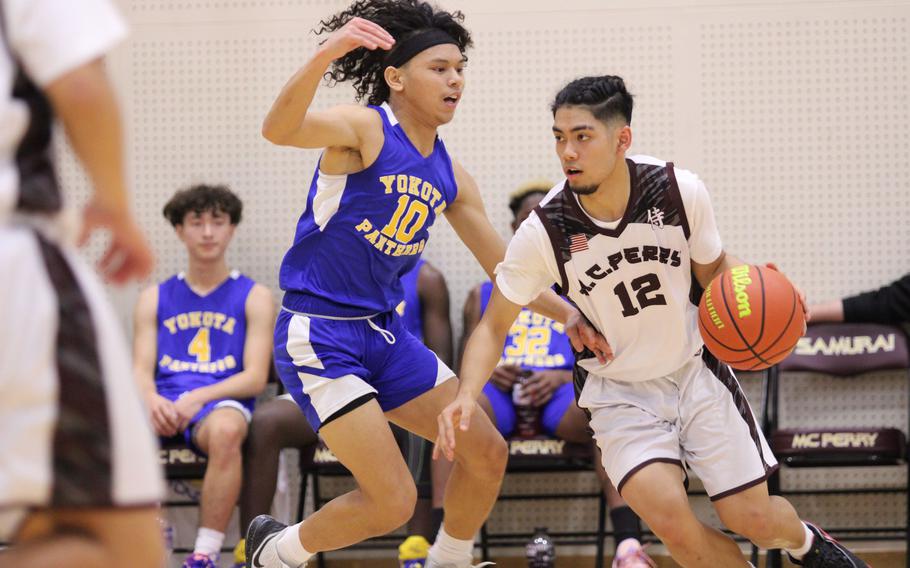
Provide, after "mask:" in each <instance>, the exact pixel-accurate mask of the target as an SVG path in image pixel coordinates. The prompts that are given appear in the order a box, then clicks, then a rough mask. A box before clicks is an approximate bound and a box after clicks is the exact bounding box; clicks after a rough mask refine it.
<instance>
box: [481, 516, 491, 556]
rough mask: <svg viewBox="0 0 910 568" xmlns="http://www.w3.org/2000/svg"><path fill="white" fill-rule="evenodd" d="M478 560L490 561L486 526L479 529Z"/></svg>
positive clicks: (488, 537)
mask: <svg viewBox="0 0 910 568" xmlns="http://www.w3.org/2000/svg"><path fill="white" fill-rule="evenodd" d="M480 559H481V560H483V561H484V562H489V561H490V536H489V535H488V534H487V524H486V523H484V524H483V525H482V526H481V527H480Z"/></svg>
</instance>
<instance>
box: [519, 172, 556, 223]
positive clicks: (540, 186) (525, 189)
mask: <svg viewBox="0 0 910 568" xmlns="http://www.w3.org/2000/svg"><path fill="white" fill-rule="evenodd" d="M552 187H553V184H552V183H550V182H549V181H546V180H535V181H531V182H528V183H525V184H523V185H521V186H520V187H519V188H518V189H516V190H515V191H513V192H512V194H511V195H509V209H511V211H512V218H515V217H518V212H519V211H521V205H522V203H524V202H525V199H527V198H529V197H531V196H532V195H538V194H539V195H546V194H547V193H549V192H550V189H551V188H552Z"/></svg>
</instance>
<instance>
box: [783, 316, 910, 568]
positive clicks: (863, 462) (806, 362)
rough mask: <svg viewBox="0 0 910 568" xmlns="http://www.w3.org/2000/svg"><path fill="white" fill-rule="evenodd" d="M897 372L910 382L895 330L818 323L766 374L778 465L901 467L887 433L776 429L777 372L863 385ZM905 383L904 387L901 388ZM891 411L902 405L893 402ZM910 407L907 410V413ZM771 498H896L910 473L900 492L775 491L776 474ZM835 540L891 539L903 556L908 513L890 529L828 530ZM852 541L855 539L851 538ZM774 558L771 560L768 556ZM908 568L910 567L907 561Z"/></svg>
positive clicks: (893, 432) (901, 448)
mask: <svg viewBox="0 0 910 568" xmlns="http://www.w3.org/2000/svg"><path fill="white" fill-rule="evenodd" d="M880 371H898V372H899V373H900V374H901V376H905V377H907V379H910V356H908V347H907V336H906V335H905V333H904V332H903V330H901V329H900V328H897V327H893V326H885V325H876V324H822V325H813V326H810V327H809V329H808V331H807V333H806V336H805V337H803V338H801V339H800V341H799V343H798V345H797V347H796V349H795V350H794V352H793V353H792V354H791V355H790V356H789V357H788V358H787V359H786V360H784V361H783V362H781V363H780V365H779V366H777V367H773V368H771V369H770V370H769V375H768V386H769V391H768V392H769V397H768V400H769V404H768V407H767V410H768V412H767V413H766V415H765V426H766V429H765V432H766V434H767V435H768V440H769V443H770V445H771V448H772V449H773V450H774V453H775V455H776V456H777V458H778V460H779V461H780V463H781V465H783V466H788V467H794V468H797V467H803V468H806V467H857V466H898V465H900V466H902V467H904V468H908V462H907V459H906V457H907V439H906V436H905V433H904V432H902V431H901V430H899V429H897V428H894V427H885V426H878V425H869V424H861V425H856V426H853V425H850V424H843V423H838V421H837V419H836V418H835V419H832V422H833V424H832V425H831V427H828V428H819V427H811V428H806V427H801V428H786V429H782V428H778V422H779V410H780V400H779V397H780V373H794V372H807V373H813V374H825V375H830V376H834V377H840V378H843V379H853V380H862V378H863V376H866V375H867V374H868V373H872V372H880ZM908 384H910V383H908ZM894 402H895V404H899V405H908V401H907V400H903V399H896V400H895V401H894ZM906 408H910V405H908V406H906ZM769 489H770V490H771V491H772V493H779V494H783V495H803V494H845V493H903V494H904V495H905V496H906V495H907V494H908V489H910V469H908V476H907V485H906V486H904V487H900V488H896V487H862V488H857V489H813V490H801V491H795V490H789V491H788V490H782V489H781V486H780V479H779V476H778V475H775V476H774V477H773V478H772V479H771V480H769ZM828 532H832V533H836V534H838V535H839V536H840V537H841V538H844V539H850V538H851V535H859V534H861V533H877V534H894V535H895V536H894V537H893V538H902V539H903V540H904V541H905V542H906V543H907V544H908V550H910V508H908V510H907V514H906V517H905V522H904V524H903V525H902V526H897V527H840V528H834V529H833V530H829V531H828ZM853 538H861V537H859V536H853ZM772 552H773V554H772ZM772 552H769V555H768V566H769V567H770V566H779V565H780V552H779V551H776V552H775V551H772ZM907 566H908V568H910V556H908V560H907Z"/></svg>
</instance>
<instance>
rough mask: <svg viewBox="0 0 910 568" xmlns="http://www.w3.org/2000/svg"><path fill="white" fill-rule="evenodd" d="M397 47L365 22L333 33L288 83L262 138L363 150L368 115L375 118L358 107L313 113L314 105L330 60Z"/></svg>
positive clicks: (354, 21)
mask: <svg viewBox="0 0 910 568" xmlns="http://www.w3.org/2000/svg"><path fill="white" fill-rule="evenodd" d="M394 42H395V40H394V38H392V36H391V35H389V33H388V32H387V31H385V30H384V29H383V28H382V27H381V26H379V25H378V24H375V23H373V22H370V21H369V20H364V19H363V18H354V19H352V20H351V21H350V22H348V23H347V24H345V25H344V26H342V27H341V28H339V29H338V30H336V31H335V32H332V33H331V34H330V35H329V36H328V38H327V39H326V41H325V42H324V43H323V44H322V45H320V46H319V49H317V50H316V53H315V54H313V56H312V57H311V58H310V60H309V61H308V62H307V63H306V64H305V65H304V66H303V67H302V68H301V69H300V70H299V71H297V73H295V74H294V76H293V77H291V79H290V80H289V81H288V82H287V84H285V86H284V88H283V89H282V90H281V93H280V94H279V95H278V98H277V99H275V102H274V103H273V104H272V108H271V109H270V110H269V113H268V115H267V116H266V117H265V121H264V122H263V123H262V135H263V136H264V137H265V138H266V139H267V140H268V141H269V142H272V143H273V144H278V145H282V146H297V147H299V148H331V147H339V148H353V149H356V148H360V145H361V143H362V141H363V138H364V136H365V134H366V132H367V131H368V130H365V129H369V126H370V124H371V121H372V120H373V117H371V116H369V115H375V114H376V113H374V112H371V111H369V110H368V109H365V108H363V107H359V106H356V105H346V106H338V107H333V108H331V109H328V110H326V111H322V112H316V111H311V110H310V104H311V103H312V102H313V97H314V96H315V95H316V89H317V88H318V87H319V82H320V81H321V80H322V77H323V76H324V75H325V72H326V70H328V68H329V65H331V64H332V61H334V60H335V59H338V58H339V57H343V56H344V55H345V54H347V53H349V52H351V51H353V50H355V49H357V48H360V47H364V48H366V49H370V50H372V49H377V48H378V49H390V48H391V47H392V44H394Z"/></svg>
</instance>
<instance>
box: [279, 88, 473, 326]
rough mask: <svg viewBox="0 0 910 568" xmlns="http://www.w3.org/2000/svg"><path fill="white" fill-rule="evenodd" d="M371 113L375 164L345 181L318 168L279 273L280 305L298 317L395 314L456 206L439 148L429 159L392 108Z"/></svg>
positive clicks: (452, 176) (344, 177)
mask: <svg viewBox="0 0 910 568" xmlns="http://www.w3.org/2000/svg"><path fill="white" fill-rule="evenodd" d="M370 108H373V109H374V110H375V111H376V112H378V113H379V115H380V116H381V117H382V129H383V135H384V142H383V146H382V150H381V151H380V153H379V157H378V158H377V159H376V161H375V162H373V164H372V165H370V167H368V168H366V169H365V170H363V171H360V172H357V173H353V174H346V175H326V174H324V173H322V172H320V171H319V166H318V165H317V167H316V173H315V174H314V176H313V181H312V183H311V185H310V192H309V195H308V196H307V200H306V207H305V209H304V211H303V214H302V215H301V216H300V220H299V221H298V222H297V232H296V235H295V237H294V243H293V244H292V245H291V248H290V250H288V252H287V254H285V257H284V260H283V261H282V263H281V270H280V273H279V283H280V285H281V289H282V290H284V291H285V297H284V301H283V302H282V303H283V305H284V307H285V308H287V309H289V310H292V311H294V312H299V313H306V314H314V315H322V316H335V317H363V316H368V315H372V314H376V313H382V312H388V311H391V310H393V309H394V308H395V307H396V306H398V304H399V303H401V301H402V299H403V297H404V292H403V290H402V285H401V277H402V276H403V275H404V274H405V273H407V272H408V271H409V270H411V269H412V268H413V267H414V265H415V264H416V262H417V259H418V258H419V257H420V253H422V252H423V249H424V247H425V246H426V243H427V239H428V238H429V231H428V229H429V228H430V226H431V225H432V224H433V222H434V221H435V220H436V217H437V216H438V215H439V214H440V213H442V211H443V210H444V209H445V208H446V207H447V206H448V205H451V204H452V202H453V201H454V200H455V196H456V194H457V186H456V183H455V173H454V171H453V169H452V161H451V159H450V158H449V154H448V152H446V148H445V145H444V144H443V143H442V141H441V140H439V139H438V138H437V139H436V143H435V144H434V147H433V152H432V153H431V154H430V155H429V156H428V157H426V158H425V157H423V156H422V155H421V154H420V152H418V151H417V149H416V148H415V147H414V145H413V144H412V143H411V141H410V139H408V137H407V134H405V132H404V130H403V129H402V128H401V126H400V125H399V124H398V121H397V119H396V118H395V116H394V115H393V114H392V111H391V109H390V108H389V106H388V105H387V104H383V105H382V106H381V107H370Z"/></svg>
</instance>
